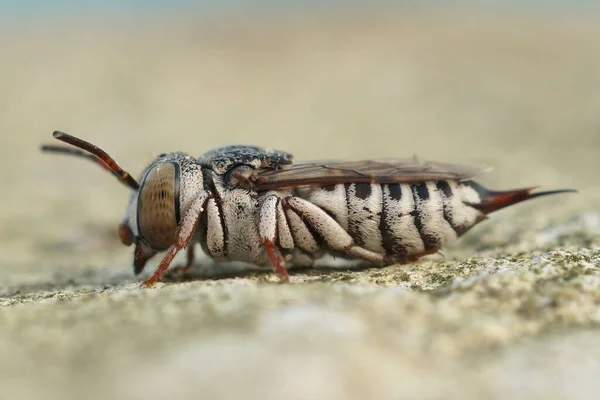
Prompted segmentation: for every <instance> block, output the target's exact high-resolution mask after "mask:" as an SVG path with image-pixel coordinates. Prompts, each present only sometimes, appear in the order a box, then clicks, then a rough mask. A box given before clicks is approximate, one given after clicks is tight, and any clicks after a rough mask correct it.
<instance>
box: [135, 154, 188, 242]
mask: <svg viewBox="0 0 600 400" xmlns="http://www.w3.org/2000/svg"><path fill="white" fill-rule="evenodd" d="M137 218H138V227H139V230H140V234H141V236H142V237H143V238H144V239H145V240H146V242H148V244H149V245H150V246H151V247H152V248H153V249H155V250H166V249H167V248H169V247H170V246H171V245H172V244H173V243H175V233H176V230H177V224H178V223H179V166H178V165H177V164H175V163H171V162H167V163H161V164H158V165H157V166H155V167H154V168H152V169H151V170H150V171H148V174H147V175H146V178H145V179H144V181H143V182H142V186H141V188H140V193H139V198H138V210H137Z"/></svg>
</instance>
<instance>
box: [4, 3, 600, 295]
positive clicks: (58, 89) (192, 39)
mask: <svg viewBox="0 0 600 400" xmlns="http://www.w3.org/2000/svg"><path fill="white" fill-rule="evenodd" d="M596 3H597V2H594V1H592V0H590V1H583V0H582V1H566V0H565V1H559V0H556V1H541V0H540V1H500V0H497V1H491V0H490V1H484V2H468V1H460V2H453V5H452V6H450V5H448V3H447V2H441V1H424V2H417V1H380V2H369V3H368V5H367V3H366V2H344V1H335V0H329V1H326V0H289V1H273V0H260V1H259V0H256V1H244V0H222V1H209V0H200V1H191V0H189V1H186V0H179V1H141V0H140V1H134V0H129V1H112V0H111V1H94V0H82V1H67V0H62V1H59V0H57V1H53V2H46V1H41V0H0V50H1V52H0V54H1V59H0V184H1V187H2V189H1V190H2V207H0V280H1V281H2V282H3V285H4V287H13V288H14V287H15V285H16V286H18V285H24V284H26V283H28V282H42V281H49V280H52V279H56V276H62V277H63V279H67V280H68V278H65V277H68V276H70V274H74V273H75V272H74V271H82V270H84V269H86V268H90V267H93V269H94V270H101V271H116V272H115V273H116V274H121V276H126V277H127V278H128V279H129V278H131V266H130V264H131V252H132V249H129V248H125V247H123V246H121V245H120V243H119V242H118V239H117V236H116V227H117V224H118V223H119V222H120V220H121V218H122V216H123V213H124V210H125V205H126V202H127V198H128V195H129V193H128V192H127V189H126V188H125V187H124V186H122V185H120V184H119V183H117V181H116V180H115V179H114V178H113V177H111V176H109V174H107V173H106V172H105V171H103V170H101V169H100V168H98V167H97V166H95V165H92V164H91V163H88V162H84V161H81V160H77V159H74V158H68V157H61V156H56V155H48V154H42V153H41V152H40V151H39V145H40V144H42V143H53V139H52V136H51V134H52V131H54V130H62V131H65V132H68V133H71V134H73V135H76V136H79V137H82V138H84V139H86V140H88V141H90V142H92V143H94V144H96V145H98V146H100V147H101V148H103V149H104V150H105V151H107V152H108V153H109V154H110V155H112V156H113V157H114V158H115V159H116V160H117V162H118V163H120V165H121V166H122V167H123V168H125V169H126V170H128V171H129V172H131V173H132V174H133V175H134V176H137V175H138V174H139V172H140V171H141V170H142V169H143V168H144V167H145V165H146V164H147V163H148V162H149V161H150V160H152V159H153V158H154V157H155V156H156V155H158V154H159V153H163V152H168V151H176V150H181V151H185V152H188V153H190V154H192V155H195V156H198V155H200V154H201V153H203V152H204V151H206V150H208V149H210V148H212V147H215V146H220V145H224V144H234V143H249V144H256V145H262V146H268V147H272V148H277V149H281V150H285V151H288V152H291V153H293V154H294V156H295V159H296V160H297V161H302V160H310V159H323V158H334V159H362V158H376V157H406V156H412V155H414V154H416V155H418V156H419V157H420V158H423V159H433V160H438V161H450V162H465V163H484V164H488V165H491V166H493V167H494V170H493V172H491V173H489V174H487V175H485V176H483V177H482V178H481V179H480V181H481V183H483V184H484V185H486V186H490V187H492V188H496V189H507V188H512V187H521V186H531V185H541V186H543V187H545V188H563V187H568V188H576V189H578V190H580V193H579V194H578V195H574V196H563V197H560V198H558V197H557V198H548V199H540V200H537V202H535V203H532V204H524V205H522V206H519V207H520V208H518V209H515V210H514V211H513V210H506V211H505V212H504V211H503V213H505V214H504V216H505V217H500V216H499V218H498V219H500V220H502V219H504V218H507V219H508V218H511V216H512V217H513V219H512V220H511V223H510V224H506V225H511V227H509V228H502V229H500V228H497V229H500V230H499V231H497V232H500V233H501V234H500V237H499V239H498V240H497V241H496V242H494V243H505V242H507V241H511V240H517V239H518V238H519V237H520V236H519V237H517V239H515V238H514V237H513V234H514V233H515V232H516V231H515V229H517V231H518V232H522V231H526V229H523V228H529V230H530V231H534V230H536V229H542V228H547V227H549V226H551V225H552V224H560V223H567V222H568V221H571V220H572V219H573V218H575V219H577V218H588V217H589V216H590V215H592V216H594V217H593V218H597V211H598V208H599V204H600V182H599V178H598V176H599V173H600V167H599V161H598V160H599V156H600V51H599V49H600V9H599V7H598V5H597V4H596ZM594 212H596V214H593V213H594ZM590 213H592V214H590ZM582 216H588V217H582ZM498 219H496V220H498ZM597 219H598V218H597ZM586 221H588V222H589V221H590V220H589V219H587V220H586ZM594 221H595V222H594ZM590 223H595V224H597V225H598V226H600V222H599V221H598V220H593V221H592V222H590ZM490 224H492V223H490ZM495 226H498V225H495ZM513 227H516V228H514V229H513ZM489 229H496V228H493V227H492V225H490V228H489ZM481 232H483V231H479V232H474V233H473V235H478V234H480V233H481ZM470 234H471V233H470ZM521 250H522V249H521ZM464 251H466V252H469V251H471V250H469V249H465V250H464ZM468 254H471V255H472V254H474V253H473V252H471V253H468ZM7 290H8V289H7Z"/></svg>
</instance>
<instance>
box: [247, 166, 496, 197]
mask: <svg viewBox="0 0 600 400" xmlns="http://www.w3.org/2000/svg"><path fill="white" fill-rule="evenodd" d="M489 169H490V168H488V167H486V166H476V165H461V164H446V163H437V162H430V161H421V160H416V159H393V160H362V161H325V162H308V163H302V164H293V165H289V166H287V165H286V166H283V167H281V168H279V169H277V170H267V169H265V170H258V171H256V173H255V174H254V176H253V177H252V178H251V180H252V183H253V185H252V186H253V187H254V188H255V189H257V190H269V189H280V188H290V187H298V186H307V185H334V184H337V183H352V182H354V183H364V182H368V183H381V184H385V183H388V184H389V183H412V182H422V181H428V180H465V179H470V178H472V177H474V176H475V175H478V174H480V173H483V172H486V171H488V170H489Z"/></svg>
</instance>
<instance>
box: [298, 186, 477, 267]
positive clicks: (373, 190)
mask: <svg viewBox="0 0 600 400" xmlns="http://www.w3.org/2000/svg"><path fill="white" fill-rule="evenodd" d="M306 199H307V200H308V201H310V202H311V203H313V204H315V205H317V206H318V207H320V208H322V209H323V210H325V211H326V212H328V213H329V215H331V216H332V217H333V218H334V219H335V220H336V221H337V222H338V223H339V224H340V225H341V226H342V227H343V228H345V229H346V230H347V232H348V233H349V234H350V235H351V236H352V238H353V239H354V242H355V244H356V245H357V246H361V247H363V248H365V249H366V250H369V251H372V252H375V253H380V254H386V255H398V256H409V255H414V254H419V253H424V252H427V251H430V250H433V249H438V248H440V247H442V246H444V245H446V244H448V243H450V242H451V241H453V240H454V239H456V238H457V237H458V236H460V235H462V234H463V233H464V232H466V231H467V230H468V228H470V227H471V226H472V225H473V224H475V223H476V222H477V220H478V219H479V218H481V213H480V212H479V211H478V210H477V209H475V208H473V207H471V206H470V205H468V204H467V203H472V204H477V203H478V202H480V196H479V194H478V193H477V191H476V190H474V189H473V188H472V187H471V186H469V185H468V184H463V183H457V182H452V181H438V182H423V183H420V184H390V185H379V184H362V183H361V184H337V185H333V186H329V187H322V188H314V189H313V190H312V191H311V192H310V194H309V195H308V196H307V197H306Z"/></svg>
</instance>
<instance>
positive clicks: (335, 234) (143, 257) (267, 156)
mask: <svg viewBox="0 0 600 400" xmlns="http://www.w3.org/2000/svg"><path fill="white" fill-rule="evenodd" d="M54 137H55V138H57V139H59V140H61V141H63V142H66V143H68V144H71V145H72V146H74V147H66V146H50V145H46V146H42V150H45V151H54V152H61V153H67V154H72V155H77V156H82V157H85V158H88V159H91V160H93V161H95V162H96V163H98V164H99V165H101V166H102V167H103V168H105V169H107V170H109V171H111V172H112V173H114V174H115V175H116V176H117V178H118V179H119V180H120V181H121V182H122V183H124V184H126V185H127V186H128V187H129V188H131V189H132V192H131V196H130V199H129V203H128V206H127V211H126V215H125V218H124V220H123V222H122V223H121V224H120V225H119V236H120V238H121V241H122V242H123V243H124V244H125V245H131V244H135V252H134V263H133V264H134V272H135V273H136V274H139V273H140V272H142V270H143V269H144V266H145V265H146V263H147V261H148V260H149V259H150V258H151V257H153V256H154V255H156V254H157V253H159V252H164V251H166V254H165V255H164V258H163V259H162V261H161V263H160V264H159V266H158V267H157V269H156V270H155V272H154V274H153V275H152V276H151V277H150V278H149V279H147V280H146V281H144V282H143V283H142V285H144V286H148V285H152V284H153V283H154V282H156V281H158V280H160V279H161V278H162V276H163V274H164V273H165V271H166V270H167V269H168V268H169V266H170V264H171V262H172V260H173V258H174V257H175V255H176V254H177V253H178V252H179V251H180V250H182V249H184V248H187V254H188V258H187V265H186V267H185V268H186V269H187V268H190V267H191V266H193V262H194V244H195V243H196V242H199V243H200V244H201V246H202V248H203V250H204V251H205V252H206V254H207V255H209V256H210V257H212V258H213V259H215V260H217V261H220V260H232V261H245V262H250V263H254V264H256V265H271V266H272V268H273V270H274V271H275V273H276V274H277V275H278V276H279V277H280V280H281V281H282V282H287V281H288V275H287V271H286V263H287V262H289V263H291V264H295V265H303V266H310V265H312V264H313V262H314V261H315V260H316V259H317V258H319V257H322V256H323V255H325V254H327V253H330V254H335V255H340V256H342V257H346V258H350V259H360V260H364V261H366V262H368V263H371V264H375V265H379V266H386V265H391V264H398V263H399V264H404V263H409V262H412V261H415V260H417V259H418V258H420V257H422V256H424V255H427V254H432V253H436V252H437V251H438V250H439V249H440V248H442V247H443V246H445V245H447V244H449V243H450V242H452V241H454V240H455V239H456V238H458V237H460V236H461V235H462V234H464V233H465V232H466V231H467V230H469V229H470V228H472V227H473V226H474V225H476V224H477V223H478V222H480V221H482V220H483V219H485V217H486V215H487V214H489V213H491V212H493V211H496V210H499V209H501V208H504V207H507V206H509V205H512V204H515V203H518V202H521V201H524V200H528V199H531V198H534V197H539V196H543V195H548V194H553V193H561V192H569V191H572V190H555V191H548V192H538V193H532V192H531V191H532V189H533V188H525V189H518V190H510V191H503V192H497V191H491V190H488V189H486V188H484V187H482V186H481V185H479V184H477V183H475V182H473V181H472V180H471V178H473V177H474V176H475V175H476V174H477V173H478V172H480V168H476V167H472V166H465V165H454V164H442V163H433V162H423V161H416V160H389V161H385V160H382V161H356V162H318V163H317V162H315V163H304V164H292V156H291V155H290V154H288V153H285V152H281V151H277V150H269V149H264V148H260V147H255V146H226V147H221V148H217V149H215V150H212V151H209V152H207V153H205V154H204V155H202V156H201V157H200V158H198V159H196V158H193V157H192V156H190V155H187V154H185V153H180V152H176V153H168V154H161V155H160V156H159V157H158V158H157V159H156V160H154V161H153V162H152V163H151V164H150V165H149V166H148V167H147V168H146V169H145V170H144V171H143V172H142V174H141V181H140V182H141V183H139V184H138V182H137V181H136V180H135V179H133V178H132V177H131V175H129V174H128V173H127V172H125V171H123V170H122V169H121V168H120V167H119V166H118V165H117V163H116V162H115V161H114V160H113V159H112V158H111V157H110V156H108V154H106V153H105V152H104V151H102V150H101V149H99V148H98V147H96V146H94V145H92V144H90V143H88V142H85V141H83V140H81V139H78V138H76V137H74V136H71V135H68V134H66V133H62V132H54Z"/></svg>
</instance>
